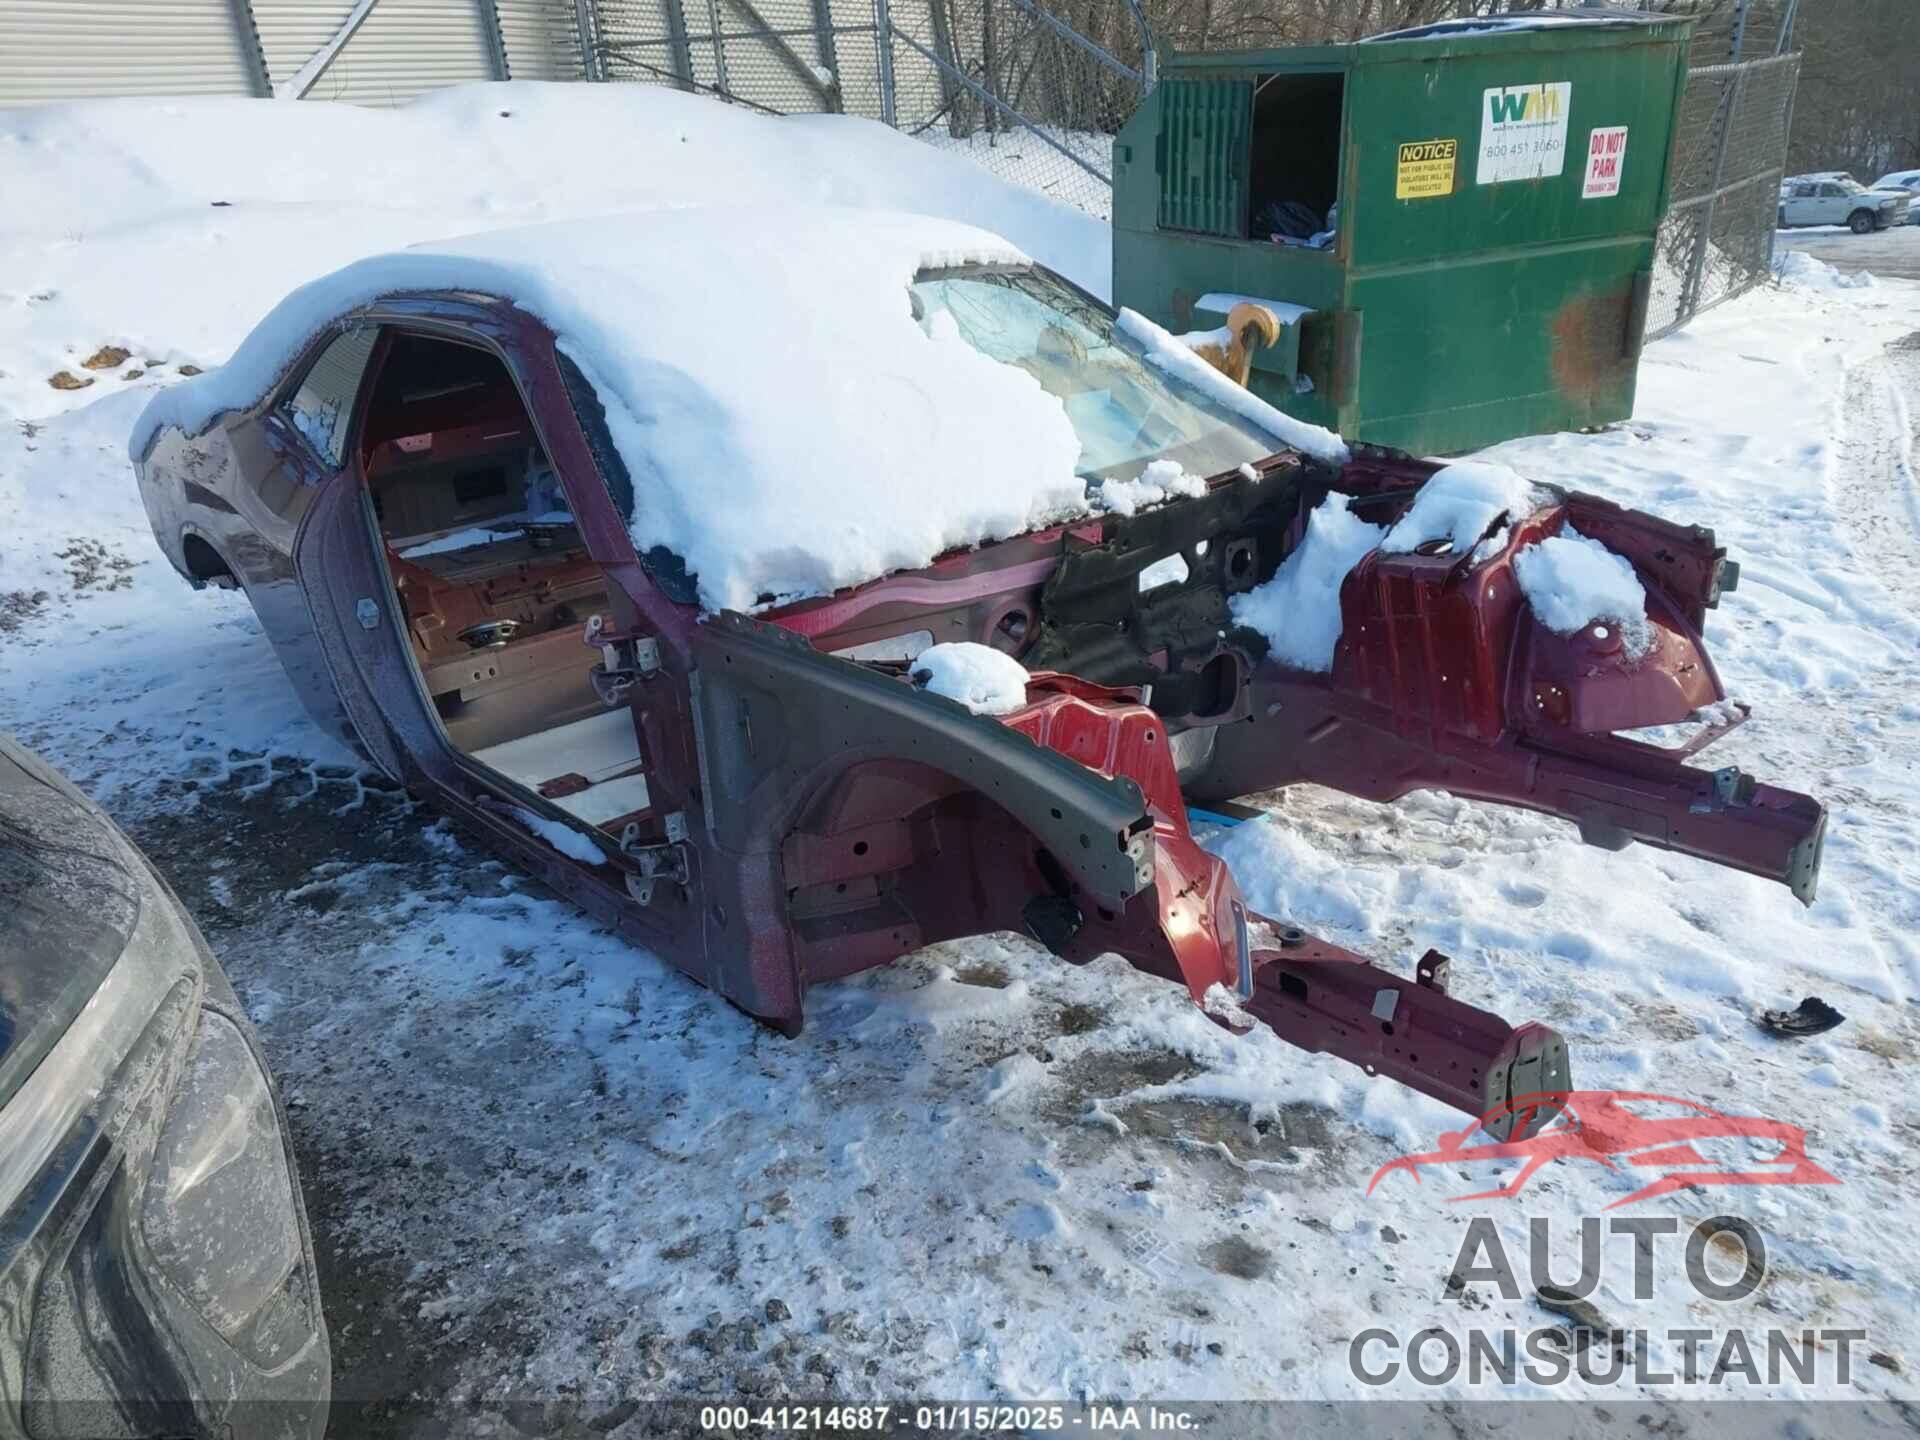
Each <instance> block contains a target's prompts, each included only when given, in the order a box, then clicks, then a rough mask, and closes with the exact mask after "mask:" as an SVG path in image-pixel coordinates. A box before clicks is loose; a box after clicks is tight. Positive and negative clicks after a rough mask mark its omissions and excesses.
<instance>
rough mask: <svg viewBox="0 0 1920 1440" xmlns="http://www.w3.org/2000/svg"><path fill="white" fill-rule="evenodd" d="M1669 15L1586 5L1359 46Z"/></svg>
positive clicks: (1385, 36)
mask: <svg viewBox="0 0 1920 1440" xmlns="http://www.w3.org/2000/svg"><path fill="white" fill-rule="evenodd" d="M1675 18H1676V17H1675V16H1672V15H1649V14H1646V13H1644V12H1642V11H1637V10H1617V9H1614V8H1612V7H1609V6H1600V5H1590V6H1586V7H1584V8H1582V9H1579V10H1552V11H1542V10H1535V11H1529V12H1528V13H1526V14H1524V15H1483V16H1480V17H1478V18H1477V19H1476V18H1473V17H1471V16H1469V17H1465V18H1462V19H1458V20H1437V21H1435V22H1434V23H1433V24H1431V25H1415V26H1412V27H1410V28H1408V29H1406V30H1385V31H1382V32H1381V33H1380V34H1378V35H1369V36H1367V37H1366V38H1365V39H1363V40H1362V41H1361V42H1360V43H1361V44H1363V45H1367V44H1371V43H1373V42H1374V41H1377V40H1440V39H1445V38H1446V37H1448V36H1453V35H1511V34H1513V33H1514V32H1515V31H1520V30H1567V29H1573V28H1576V27H1586V28H1606V29H1616V28H1624V27H1625V26H1628V25H1658V24H1660V23H1662V22H1663V21H1671V20H1673V19H1675Z"/></svg>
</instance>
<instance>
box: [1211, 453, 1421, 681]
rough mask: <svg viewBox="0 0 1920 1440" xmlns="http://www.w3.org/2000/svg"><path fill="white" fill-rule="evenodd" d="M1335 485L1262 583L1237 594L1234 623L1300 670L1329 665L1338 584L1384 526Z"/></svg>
mask: <svg viewBox="0 0 1920 1440" xmlns="http://www.w3.org/2000/svg"><path fill="white" fill-rule="evenodd" d="M1351 504H1352V502H1351V500H1350V499H1349V498H1348V497H1347V496H1345V495H1342V494H1340V493H1339V492H1338V491H1334V492H1331V493H1329V494H1328V496H1327V498H1326V499H1325V500H1322V501H1321V502H1320V503H1319V504H1318V505H1317V506H1315V507H1314V509H1313V513H1312V514H1310V515H1308V516H1307V533H1306V534H1305V535H1304V536H1302V537H1301V540H1300V543H1299V544H1298V545H1297V546H1295V547H1294V550H1293V553H1292V554H1291V555H1289V556H1287V558H1286V559H1285V560H1284V561H1282V562H1281V564H1280V568H1279V569H1278V570H1276V571H1274V574H1273V578H1272V579H1271V580H1269V581H1267V583H1266V584H1264V585H1260V586H1257V587H1255V588H1254V589H1252V590H1249V591H1248V592H1247V593H1246V594H1244V595H1235V596H1234V597H1233V598H1232V601H1231V602H1230V603H1231V605H1232V608H1233V618H1234V621H1235V622H1236V623H1237V624H1241V625H1245V626H1247V627H1248V628H1249V629H1252V630H1257V631H1258V632H1259V633H1260V634H1261V635H1262V636H1264V637H1265V638H1266V641H1267V644H1268V645H1269V646H1271V647H1272V651H1273V656H1274V658H1275V659H1277V660H1280V661H1283V662H1284V663H1286V664H1288V665H1291V666H1293V667H1294V668H1295V669H1299V670H1331V669H1332V668H1333V647H1334V646H1335V645H1337V644H1339V643H1340V623H1341V621H1340V584H1341V582H1342V581H1344V580H1345V579H1346V578H1347V572H1348V571H1350V570H1352V569H1353V567H1354V566H1355V565H1357V564H1359V563H1360V559H1361V557H1362V556H1364V555H1365V554H1367V552H1368V551H1370V550H1372V549H1373V548H1374V547H1375V546H1377V545H1378V544H1379V543H1380V541H1381V538H1382V537H1383V536H1384V535H1385V534H1386V528H1385V527H1384V526H1380V525H1369V524H1368V523H1367V522H1366V521H1364V520H1362V519H1361V518H1360V517H1359V516H1357V515H1355V514H1354V513H1353V511H1352V509H1351V508H1350V507H1351Z"/></svg>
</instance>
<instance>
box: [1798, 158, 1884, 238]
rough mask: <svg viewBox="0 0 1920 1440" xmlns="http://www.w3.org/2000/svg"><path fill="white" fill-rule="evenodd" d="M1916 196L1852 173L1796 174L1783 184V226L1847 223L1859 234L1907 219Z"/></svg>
mask: <svg viewBox="0 0 1920 1440" xmlns="http://www.w3.org/2000/svg"><path fill="white" fill-rule="evenodd" d="M1912 204H1913V196H1912V195H1911V194H1910V193H1909V192H1908V191H1906V190H1899V189H1887V190H1869V189H1868V188H1867V187H1866V186H1864V185H1862V184H1861V183H1860V182H1859V181H1858V180H1855V179H1854V178H1853V177H1852V176H1850V175H1842V174H1838V173H1835V174H1829V175H1795V176H1793V177H1791V178H1790V179H1787V180H1785V181H1782V182H1781V185H1780V228H1781V229H1782V230H1785V229H1789V228H1790V227H1792V226H1795V225H1845V226H1846V227H1847V228H1848V229H1849V230H1851V231H1853V233H1854V234H1856V235H1865V234H1868V233H1870V232H1871V231H1874V230H1885V229H1887V228H1888V227H1889V226H1893V225H1904V224H1906V223H1907V212H1908V210H1909V209H1910V208H1911V206H1912Z"/></svg>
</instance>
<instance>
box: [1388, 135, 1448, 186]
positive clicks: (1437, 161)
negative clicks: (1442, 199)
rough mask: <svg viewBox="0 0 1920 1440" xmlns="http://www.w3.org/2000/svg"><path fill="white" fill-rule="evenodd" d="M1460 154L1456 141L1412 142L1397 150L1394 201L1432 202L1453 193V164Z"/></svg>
mask: <svg viewBox="0 0 1920 1440" xmlns="http://www.w3.org/2000/svg"><path fill="white" fill-rule="evenodd" d="M1459 154H1460V142H1459V141H1458V140H1415V141H1413V142H1412V143H1411V144H1407V145H1402V146H1401V147H1400V169H1399V173H1398V176H1397V177H1396V179H1395V181H1394V186H1393V198H1394V199H1396V200H1432V199H1434V198H1436V197H1437V196H1441V195H1451V194H1452V193H1453V162H1454V160H1455V159H1456V158H1458V156H1459Z"/></svg>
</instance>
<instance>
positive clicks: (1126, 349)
mask: <svg viewBox="0 0 1920 1440" xmlns="http://www.w3.org/2000/svg"><path fill="white" fill-rule="evenodd" d="M913 313H914V318H915V319H917V320H918V321H919V322H920V323H921V325H922V326H923V327H925V329H926V331H927V333H928V334H930V335H935V334H939V333H941V332H943V331H947V330H948V329H949V328H951V330H952V331H955V332H957V333H958V334H959V335H960V336H961V338H963V339H964V340H966V341H967V343H968V344H970V345H972V346H973V348H974V349H976V350H978V351H979V352H980V353H981V354H982V355H985V356H988V357H989V358H990V359H994V360H998V361H1001V362H1002V363H1004V364H1008V365H1018V366H1019V367H1020V368H1021V369H1022V370H1025V371H1026V372H1027V373H1029V374H1030V375H1032V376H1033V377H1034V378H1035V379H1036V380H1038V381H1039V382H1040V384H1041V386H1042V387H1043V388H1044V389H1045V390H1046V391H1047V393H1048V394H1050V395H1057V396H1058V397H1059V398H1060V401H1061V403H1062V404H1064V405H1065V406H1066V409H1067V418H1068V419H1069V420H1071V421H1072V422H1073V428H1074V431H1075V433H1076V434H1078V435H1079V437H1080V464H1079V471H1080V474H1081V475H1082V476H1084V477H1086V478H1087V479H1088V480H1108V479H1122V480H1130V479H1133V478H1134V477H1135V476H1137V475H1139V474H1140V472H1141V471H1143V470H1144V469H1146V467H1147V465H1148V464H1149V463H1150V462H1151V461H1154V460H1177V461H1178V462H1179V463H1180V465H1181V468H1182V469H1184V470H1186V471H1188V472H1189V473H1191V474H1195V475H1216V474H1219V473H1220V472H1221V471H1223V470H1231V469H1233V468H1234V467H1235V466H1237V465H1243V464H1245V463H1246V462H1248V461H1250V460H1258V459H1260V458H1262V457H1263V456H1266V455H1269V454H1271V453H1272V452H1273V450H1274V446H1275V443H1276V442H1275V441H1274V439H1273V438H1272V437H1271V436H1269V435H1268V434H1267V433H1266V432H1265V431H1263V430H1260V429H1259V428H1257V427H1256V426H1254V425H1253V424H1252V423H1250V422H1249V421H1246V420H1243V419H1241V418H1239V417H1238V416H1235V415H1233V414H1231V413H1229V412H1228V411H1226V410H1223V409H1221V408H1219V407H1217V406H1214V405H1212V404H1211V403H1210V402H1208V401H1207V400H1206V399H1205V398H1204V397H1203V396H1201V395H1200V394H1199V393H1198V392H1196V391H1194V390H1191V389H1189V388H1187V387H1186V386H1184V385H1182V384H1181V383H1180V382H1178V381H1177V380H1174V379H1173V378H1172V377H1170V376H1168V375H1166V374H1164V373H1163V372H1161V371H1159V370H1157V369H1154V368H1153V367H1151V366H1149V365H1148V364H1147V363H1146V361H1145V360H1144V359H1143V358H1142V355H1141V351H1140V349H1139V347H1138V346H1137V345H1135V344H1134V342H1133V341H1132V340H1131V339H1130V338H1129V337H1128V336H1126V335H1125V334H1123V333H1121V332H1119V331H1116V330H1115V329H1114V323H1113V316H1112V315H1110V314H1109V313H1108V312H1107V311H1106V310H1105V309H1104V308H1103V307H1102V306H1101V305H1099V304H1098V303H1097V302H1095V301H1093V300H1091V299H1089V298H1088V297H1086V296H1085V295H1082V294H1081V293H1080V292H1079V291H1077V290H1075V289H1074V288H1073V287H1072V286H1070V285H1068V284H1066V282H1064V281H1062V280H1058V279H1056V278H1054V277H1053V276H1051V275H1043V274H1040V273H1038V272H1037V271H1033V270H1024V269H1014V268H985V267H982V268H978V269H969V270H941V271H931V272H928V273H925V274H923V275H921V277H920V278H919V279H918V280H916V281H914V283H913Z"/></svg>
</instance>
